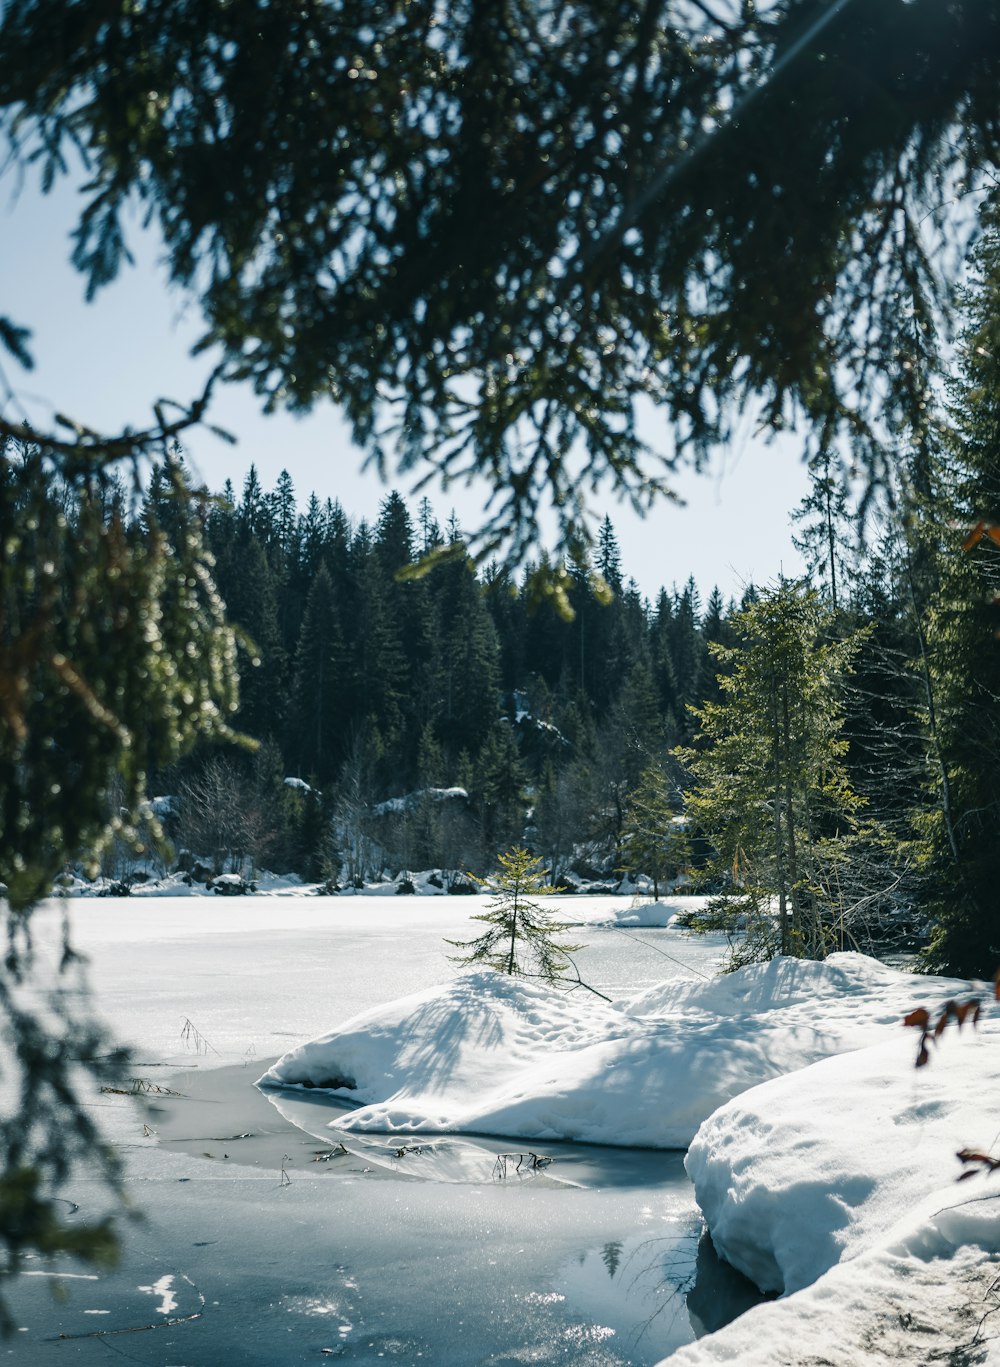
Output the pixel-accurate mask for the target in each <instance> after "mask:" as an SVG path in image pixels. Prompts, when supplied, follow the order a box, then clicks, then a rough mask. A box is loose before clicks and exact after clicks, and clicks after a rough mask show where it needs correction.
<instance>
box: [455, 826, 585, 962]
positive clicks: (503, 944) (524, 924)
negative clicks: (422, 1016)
mask: <svg viewBox="0 0 1000 1367" xmlns="http://www.w3.org/2000/svg"><path fill="white" fill-rule="evenodd" d="M498 859H499V863H500V871H499V872H498V873H497V874H495V875H494V876H493V877H492V878H488V879H480V878H476V880H475V881H476V883H477V884H478V885H479V886H480V887H481V888H485V889H488V890H489V891H491V892H492V894H493V896H492V897H491V899H490V904H489V908H488V910H486V911H485V912H483V914H482V915H481V916H474V917H473V920H475V921H483V922H485V924H486V926H487V929H486V930H485V931H484V932H483V933H482V935H479V936H477V937H476V938H475V939H473V940H449V941H448V944H450V945H456V946H457V947H458V948H459V949H463V950H466V951H467V952H466V953H465V954H460V955H459V954H456V955H452V956H451V957H452V960H453V961H454V962H455V963H458V964H461V965H463V966H465V965H468V964H486V965H487V966H488V967H489V968H495V969H496V970H497V972H499V973H507V974H509V975H510V976H511V977H522V978H541V979H542V980H543V981H544V982H547V983H559V982H563V981H565V980H566V967H567V964H569V963H570V962H571V961H570V959H569V956H570V954H573V953H575V952H576V951H577V950H578V949H582V948H583V946H582V945H569V944H559V943H557V942H556V938H555V937H556V936H557V935H559V934H561V933H562V932H563V931H565V930H567V929H568V928H569V927H568V926H567V924H566V923H565V922H563V921H554V920H553V919H552V916H551V914H550V913H549V912H548V911H546V910H545V908H544V907H541V906H539V905H538V903H537V902H534V901H532V900H531V899H532V898H533V897H544V896H545V895H546V894H547V893H552V892H555V891H556V889H555V888H553V887H550V886H549V885H548V884H547V883H546V882H545V878H544V875H543V872H542V865H541V860H540V859H535V858H533V857H532V856H531V855H530V854H529V853H528V851H527V850H525V849H522V848H521V846H519V845H518V846H515V847H514V848H513V849H511V850H508V851H507V853H506V854H501V855H499V856H498ZM473 876H474V875H473ZM570 981H571V982H572V983H573V985H574V986H577V985H578V984H579V975H576V976H575V977H573V978H571V979H570Z"/></svg>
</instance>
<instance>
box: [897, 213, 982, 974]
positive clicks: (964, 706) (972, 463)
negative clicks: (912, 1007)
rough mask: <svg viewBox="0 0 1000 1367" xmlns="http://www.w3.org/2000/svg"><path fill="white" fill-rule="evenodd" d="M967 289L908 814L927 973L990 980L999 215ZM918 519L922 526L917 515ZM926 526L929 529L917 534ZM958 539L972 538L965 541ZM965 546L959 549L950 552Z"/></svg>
mask: <svg viewBox="0 0 1000 1367" xmlns="http://www.w3.org/2000/svg"><path fill="white" fill-rule="evenodd" d="M983 228H984V232H983V237H982V239H981V242H980V244H979V246H978V248H977V250H976V253H975V256H974V267H975V273H976V278H975V283H974V285H973V287H972V288H970V290H969V291H968V292H967V294H966V296H965V301H964V307H965V316H966V327H965V331H964V334H963V337H962V347H961V363H960V371H959V375H958V377H957V378H956V380H955V382H954V383H953V385H952V387H951V392H950V404H949V418H950V431H949V433H948V435H947V439H946V442H945V446H944V449H943V450H942V451H941V453H940V466H939V470H938V472H937V484H938V489H939V493H938V497H937V499H936V500H934V501H933V502H931V503H930V504H929V505H927V506H926V510H925V517H924V524H925V526H924V537H925V542H926V541H927V539H928V532H929V533H930V541H931V542H932V544H933V549H934V556H935V566H936V581H937V582H936V586H935V592H934V596H933V599H932V602H931V606H930V610H929V611H928V612H927V613H926V616H925V618H924V619H923V621H922V623H921V625H922V628H923V632H922V636H921V638H920V644H921V646H922V653H921V657H920V659H919V660H918V669H919V671H920V673H921V676H922V678H923V682H924V698H923V708H922V720H923V723H924V728H925V734H926V736H927V744H928V754H929V759H930V764H929V766H928V781H929V789H930V797H931V803H930V805H929V806H928V807H927V808H926V810H925V811H924V812H923V813H921V814H918V818H917V826H918V831H919V834H920V835H921V836H922V838H923V842H924V848H925V850H926V859H927V865H926V873H927V879H926V885H925V890H924V895H923V903H924V906H925V909H926V910H927V911H928V912H930V914H931V915H932V916H933V917H934V920H935V922H936V925H935V930H934V934H933V937H932V942H931V945H930V947H929V949H928V951H927V953H926V955H925V961H926V963H927V964H928V965H929V966H930V967H931V968H933V969H934V970H935V971H942V972H949V973H961V974H969V975H977V976H983V977H991V976H992V975H993V973H994V972H995V971H996V968H997V966H998V965H1000V907H998V903H997V888H998V887H1000V644H998V640H997V637H996V634H995V633H996V625H997V623H996V609H995V606H994V603H995V601H996V595H997V593H998V591H1000V547H998V545H997V544H996V542H995V541H994V540H993V536H994V535H995V532H993V531H992V529H993V528H994V526H995V524H996V523H998V522H1000V317H998V308H997V303H998V300H1000V204H998V203H997V202H996V201H994V202H993V203H991V204H990V206H989V207H988V209H987V211H986V212H985V214H984V219H983ZM928 514H929V519H928V516H927V515H928ZM928 521H929V523H930V525H929V527H928V526H927V523H928ZM969 529H972V531H971V534H970V535H967V533H968V531H969ZM963 536H966V537H967V539H966V545H965V548H964V550H963V548H962V546H961V541H962V537H963Z"/></svg>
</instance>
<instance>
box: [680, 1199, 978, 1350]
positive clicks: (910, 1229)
mask: <svg viewBox="0 0 1000 1367" xmlns="http://www.w3.org/2000/svg"><path fill="white" fill-rule="evenodd" d="M987 1180H988V1179H987ZM973 1187H975V1188H976V1189H975V1190H974V1191H973V1190H971V1188H973ZM808 1217H809V1212H808V1209H807V1210H805V1211H803V1213H802V1219H803V1224H807V1222H808ZM998 1252H1000V1191H998V1189H997V1188H996V1185H995V1184H994V1185H993V1186H992V1187H991V1186H988V1185H985V1184H984V1182H983V1179H978V1178H977V1179H975V1180H974V1181H973V1182H971V1183H969V1184H968V1185H967V1186H966V1187H959V1188H957V1189H956V1188H955V1187H954V1186H951V1187H949V1188H947V1189H945V1190H944V1191H937V1192H932V1193H931V1194H930V1195H929V1196H926V1197H925V1198H924V1199H923V1200H922V1201H921V1202H920V1204H919V1206H918V1207H917V1209H916V1210H910V1211H908V1212H906V1213H905V1214H903V1215H902V1218H901V1219H900V1220H899V1222H898V1223H897V1224H896V1225H895V1226H894V1227H893V1228H892V1229H891V1230H890V1231H888V1232H887V1233H886V1235H885V1236H884V1237H883V1238H881V1239H880V1240H879V1241H878V1242H877V1244H876V1245H875V1246H873V1247H872V1248H869V1249H868V1250H866V1251H865V1252H863V1253H861V1254H859V1256H858V1257H856V1258H853V1259H851V1260H849V1261H847V1262H844V1263H841V1264H839V1265H838V1266H836V1267H834V1268H833V1269H832V1270H831V1271H829V1272H827V1273H826V1275H825V1276H824V1277H822V1278H821V1279H820V1280H819V1281H817V1282H816V1283H815V1284H814V1285H812V1286H810V1287H808V1288H807V1289H805V1290H803V1291H799V1292H797V1293H796V1294H795V1295H792V1296H789V1297H787V1298H785V1299H782V1300H779V1301H772V1302H769V1303H765V1304H763V1305H760V1306H757V1307H756V1308H755V1309H753V1310H749V1311H748V1312H747V1313H746V1314H744V1315H741V1316H740V1318H739V1319H737V1320H734V1321H733V1322H732V1323H731V1324H729V1325H727V1326H726V1327H725V1328H724V1329H719V1330H717V1331H716V1332H715V1333H714V1334H711V1335H709V1336H708V1337H706V1338H702V1339H699V1340H698V1341H697V1342H695V1343H692V1344H688V1345H686V1346H685V1347H683V1348H680V1349H679V1350H678V1351H677V1352H675V1353H672V1354H671V1355H670V1357H669V1359H667V1361H666V1362H664V1363H661V1364H660V1367H668V1364H669V1367H717V1364H721V1363H729V1364H733V1363H737V1364H739V1367H859V1365H860V1364H864V1367H881V1365H882V1364H890V1363H892V1364H896V1363H900V1362H908V1363H912V1364H925V1363H931V1362H941V1363H954V1364H958V1363H963V1364H968V1365H969V1367H971V1364H973V1363H976V1364H980V1367H983V1365H987V1367H998V1364H1000V1346H998V1344H997V1341H996V1337H995V1336H996V1332H997V1331H996V1325H995V1322H994V1321H995V1319H996V1312H997V1310H998V1308H1000V1306H998V1302H997V1297H996V1281H997V1272H998V1268H997V1261H996V1255H997V1253H998ZM991 1316H992V1318H991ZM991 1339H992V1340H993V1342H992V1343H991V1342H990V1340H991Z"/></svg>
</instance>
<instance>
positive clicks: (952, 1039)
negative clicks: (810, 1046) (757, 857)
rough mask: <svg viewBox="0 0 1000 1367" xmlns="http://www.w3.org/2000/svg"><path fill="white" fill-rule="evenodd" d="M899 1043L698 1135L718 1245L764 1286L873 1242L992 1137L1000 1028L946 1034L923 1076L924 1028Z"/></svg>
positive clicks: (785, 1089) (854, 1057)
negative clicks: (920, 1037)
mask: <svg viewBox="0 0 1000 1367" xmlns="http://www.w3.org/2000/svg"><path fill="white" fill-rule="evenodd" d="M936 981H937V983H940V980H936ZM934 982H935V980H930V982H929V983H928V984H927V989H928V991H929V992H932V991H933V987H932V984H934ZM900 1034H901V1038H899V1039H895V1040H891V1041H889V1042H887V1043H885V1044H880V1045H875V1046H872V1047H870V1048H867V1049H863V1050H860V1051H858V1052H855V1053H852V1054H846V1055H841V1056H840V1057H837V1058H831V1059H827V1060H824V1061H823V1062H820V1063H816V1064H815V1065H813V1066H812V1067H810V1068H807V1069H805V1070H804V1071H801V1072H798V1073H796V1074H795V1075H794V1076H789V1077H781V1078H778V1079H776V1080H774V1081H772V1082H768V1083H766V1084H764V1085H763V1086H760V1087H757V1088H755V1089H754V1090H753V1091H751V1092H748V1093H746V1095H744V1096H741V1097H739V1098H737V1099H736V1100H734V1101H731V1102H729V1103H728V1104H727V1105H726V1106H723V1107H722V1108H721V1109H720V1110H719V1111H717V1112H716V1113H715V1114H714V1115H713V1116H711V1117H710V1119H708V1120H707V1121H706V1122H705V1124H704V1125H702V1127H701V1129H700V1130H699V1131H698V1134H697V1136H696V1137H695V1139H694V1142H693V1143H692V1145H691V1148H690V1150H689V1152H688V1156H687V1169H688V1173H689V1175H690V1176H691V1178H692V1180H693V1181H694V1185H695V1195H696V1197H697V1200H698V1203H699V1205H700V1206H701V1208H702V1210H703V1211H704V1213H705V1218H706V1220H707V1222H708V1226H709V1229H710V1230H711V1232H712V1240H713V1242H714V1244H715V1246H716V1248H717V1249H718V1251H719V1253H721V1255H722V1256H723V1257H724V1258H725V1259H726V1260H727V1261H728V1262H730V1263H732V1264H733V1266H734V1267H737V1268H739V1270H740V1271H741V1272H743V1273H745V1274H746V1275H747V1276H748V1277H750V1279H751V1280H752V1281H754V1282H756V1284H757V1285H758V1286H759V1287H760V1288H761V1289H762V1290H764V1291H778V1292H784V1293H789V1292H792V1291H796V1290H798V1289H799V1288H801V1287H804V1286H808V1285H810V1284H811V1283H812V1282H814V1281H816V1279H817V1278H819V1277H820V1276H822V1274H823V1273H825V1272H826V1271H828V1269H830V1268H831V1267H833V1266H835V1265H836V1264H837V1263H838V1262H841V1261H843V1260H845V1259H849V1258H852V1257H854V1256H856V1255H857V1254H858V1253H859V1252H860V1251H862V1250H864V1249H866V1248H868V1247H870V1246H872V1245H873V1244H874V1243H875V1242H877V1240H878V1239H879V1238H880V1237H881V1236H882V1235H883V1234H884V1233H885V1231H886V1230H888V1229H889V1228H891V1226H892V1225H893V1224H894V1223H895V1222H896V1221H897V1220H898V1219H899V1217H900V1215H901V1214H902V1213H903V1212H904V1211H907V1210H909V1209H912V1208H913V1206H914V1205H916V1204H917V1203H919V1201H920V1200H921V1199H922V1198H923V1197H924V1196H925V1194H926V1193H927V1192H928V1191H933V1190H934V1189H935V1188H939V1187H941V1186H943V1185H944V1184H945V1183H947V1182H949V1181H951V1180H952V1179H954V1178H955V1177H956V1176H957V1175H958V1172H959V1167H958V1164H957V1163H956V1161H955V1154H956V1152H957V1151H958V1150H959V1149H961V1148H965V1147H972V1148H978V1149H982V1150H987V1149H989V1147H990V1145H991V1144H992V1143H993V1142H994V1140H995V1137H996V1128H997V1119H996V1113H995V1110H994V1109H993V1108H991V1107H990V1106H988V1105H984V1097H989V1096H994V1095H996V1093H997V1091H998V1090H1000V1050H998V1049H997V1043H998V1039H1000V1028H998V1026H997V1025H996V1024H995V1023H991V1024H988V1025H985V1026H984V1027H983V1028H982V1029H981V1031H980V1032H979V1033H978V1034H976V1035H972V1034H970V1033H969V1032H968V1031H966V1032H964V1033H963V1034H962V1035H959V1034H958V1032H957V1031H955V1030H952V1031H951V1032H950V1033H947V1034H945V1035H944V1036H942V1038H941V1040H940V1043H939V1045H938V1048H937V1049H936V1050H935V1051H934V1055H933V1059H932V1062H931V1064H930V1066H929V1067H926V1068H921V1069H920V1070H917V1069H916V1068H915V1067H914V1059H915V1051H916V1042H917V1041H916V1033H915V1032H913V1031H909V1032H906V1033H905V1034H903V1032H900ZM950 1196H951V1198H952V1201H954V1200H957V1199H959V1198H958V1195H957V1193H955V1192H951V1193H950ZM949 1203H951V1202H949Z"/></svg>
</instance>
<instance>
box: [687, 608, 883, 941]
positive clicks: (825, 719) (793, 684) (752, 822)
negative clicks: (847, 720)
mask: <svg viewBox="0 0 1000 1367" xmlns="http://www.w3.org/2000/svg"><path fill="white" fill-rule="evenodd" d="M830 625H831V620H830V610H829V609H825V608H823V607H822V606H821V604H820V602H819V600H818V598H817V595H816V594H815V592H813V591H811V590H806V589H804V588H803V587H802V586H800V585H797V584H791V583H787V582H785V583H782V584H781V585H779V586H778V587H777V588H776V589H773V590H769V591H767V592H765V593H763V594H762V595H761V596H760V598H759V600H758V601H757V602H756V603H755V604H753V605H752V606H751V607H749V608H747V609H746V610H744V611H743V612H742V613H741V614H740V615H739V616H738V617H737V618H736V619H735V620H734V623H733V626H734V628H735V630H736V632H737V635H738V640H739V645H738V646H737V647H735V648H730V649H726V648H725V647H720V646H715V647H714V648H713V649H714V652H715V654H716V655H717V657H718V658H719V660H720V662H721V663H723V664H725V665H728V667H729V673H728V674H727V675H726V676H725V677H723V678H722V679H721V680H720V684H721V688H722V697H721V699H720V701H718V702H708V703H706V704H705V705H704V707H702V708H699V709H696V712H695V715H696V718H697V721H698V727H699V729H698V733H697V735H696V737H695V741H694V744H693V746H692V747H691V748H689V749H686V750H683V751H680V752H679V754H678V757H679V758H680V759H681V760H682V761H683V762H684V763H685V764H686V765H687V766H688V767H689V769H690V772H691V774H692V777H693V789H692V791H691V793H690V794H689V796H688V800H687V814H688V816H689V818H690V820H691V822H692V825H693V827H694V828H696V829H698V830H700V831H702V832H704V833H705V835H707V837H708V838H709V839H710V840H711V842H712V845H713V846H714V850H715V854H714V859H713V862H712V866H711V867H712V872H713V873H714V876H715V878H716V879H717V880H719V881H720V882H721V883H722V884H723V886H724V887H725V890H726V895H725V899H724V904H723V910H724V911H725V912H726V914H727V916H728V919H729V921H730V924H732V925H742V926H743V927H744V929H747V930H749V932H750V933H749V935H744V937H743V944H742V945H741V946H740V948H739V950H738V954H739V956H740V957H739V958H738V959H737V962H746V961H747V959H748V958H756V957H765V958H768V957H770V956H771V955H772V954H776V953H781V954H795V955H806V956H808V957H813V958H823V957H825V955H826V953H827V952H828V951H829V950H830V949H831V948H834V947H841V945H842V943H843V936H844V934H845V933H848V932H849V931H850V930H851V929H852V927H850V926H849V925H846V926H845V919H846V912H847V905H846V904H845V893H846V887H847V882H848V880H847V879H846V878H845V874H844V870H845V865H846V863H847V859H848V856H849V853H850V851H851V849H852V843H853V842H855V840H856V837H857V835H858V824H859V808H860V806H861V803H860V800H859V799H858V797H857V796H856V794H855V793H854V792H853V791H852V789H851V787H850V783H849V781H848V777H847V774H846V771H845V768H844V763H843V756H844V752H845V751H846V749H847V743H846V741H845V740H844V739H843V738H842V722H843V714H842V684H843V680H844V677H845V675H846V674H847V672H848V671H849V668H850V663H851V660H852V657H853V656H854V654H855V653H856V651H857V648H858V640H857V638H848V639H846V640H843V641H838V640H834V639H830V637H829V628H830ZM726 904H728V905H726ZM775 911H776V913H777V915H776V916H775V914H774V912H775Z"/></svg>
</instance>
